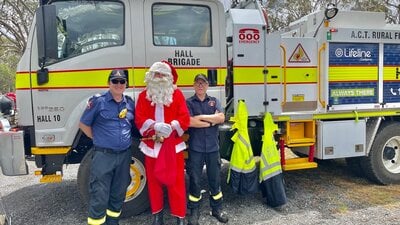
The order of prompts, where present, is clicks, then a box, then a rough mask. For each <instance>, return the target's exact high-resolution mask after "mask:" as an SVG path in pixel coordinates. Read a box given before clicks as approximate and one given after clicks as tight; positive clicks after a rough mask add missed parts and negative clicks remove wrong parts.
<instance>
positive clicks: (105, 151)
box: [94, 146, 131, 154]
mask: <svg viewBox="0 0 400 225" xmlns="http://www.w3.org/2000/svg"><path fill="white" fill-rule="evenodd" d="M130 148H131V147H129V148H127V149H124V150H121V151H117V150H113V149H111V148H102V147H97V146H95V147H94V150H95V151H98V152H103V153H110V154H120V153H124V152H126V151H127V150H128V149H130Z"/></svg>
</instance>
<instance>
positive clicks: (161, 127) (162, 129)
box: [154, 123, 172, 138]
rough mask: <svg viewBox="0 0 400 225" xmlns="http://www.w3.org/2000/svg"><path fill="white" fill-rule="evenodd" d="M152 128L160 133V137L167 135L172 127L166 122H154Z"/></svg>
mask: <svg viewBox="0 0 400 225" xmlns="http://www.w3.org/2000/svg"><path fill="white" fill-rule="evenodd" d="M154 130H155V131H156V133H158V134H159V135H161V136H162V137H166V138H167V137H169V135H171V133H172V127H171V125H169V124H168V123H156V124H154Z"/></svg>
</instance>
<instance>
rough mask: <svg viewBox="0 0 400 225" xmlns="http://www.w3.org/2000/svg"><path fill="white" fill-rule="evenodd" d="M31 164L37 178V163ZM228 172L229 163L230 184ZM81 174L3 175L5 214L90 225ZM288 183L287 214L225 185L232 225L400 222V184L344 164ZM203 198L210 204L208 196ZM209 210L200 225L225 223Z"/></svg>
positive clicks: (288, 178) (145, 218) (146, 217)
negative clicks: (44, 179) (43, 180)
mask: <svg viewBox="0 0 400 225" xmlns="http://www.w3.org/2000/svg"><path fill="white" fill-rule="evenodd" d="M28 165H29V167H30V171H31V174H32V173H33V170H34V169H35V166H34V163H33V162H28ZM227 168H228V164H224V166H223V173H222V177H223V179H224V180H226V176H227ZM77 170H78V166H77V165H69V166H66V168H65V169H64V181H63V182H62V183H58V184H57V183H56V184H40V183H39V181H38V180H39V178H38V177H35V176H33V175H27V176H19V177H5V176H3V175H0V191H1V198H2V199H1V204H0V214H2V212H1V211H4V209H2V208H3V207H4V208H5V211H6V213H7V215H8V216H9V217H11V224H12V225H25V224H29V225H36V224H38V225H39V224H40V225H55V224H66V225H78V224H85V222H86V211H87V209H86V206H85V205H84V204H83V203H82V201H81V200H80V198H79V194H78V191H77V186H76V174H77ZM204 181H205V180H204ZM285 182H286V193H287V196H288V204H287V205H286V207H285V208H284V209H283V210H282V211H276V210H274V209H272V208H269V207H267V206H265V205H264V204H263V202H262V198H261V194H260V193H258V194H254V195H249V196H238V195H236V194H234V193H232V191H231V189H230V187H229V186H227V185H226V184H224V185H223V186H222V190H223V193H224V211H226V212H227V213H228V214H229V215H230V220H229V222H228V224H229V225H245V224H249V225H262V224H274V225H275V224H290V225H292V224H304V225H306V224H329V225H332V224H338V225H339V224H340V225H342V224H371V225H372V224H374V225H375V224H388V225H389V224H390V225H392V224H400V185H390V186H380V185H376V184H373V183H371V182H369V181H367V180H365V179H364V178H360V177H357V176H355V175H353V174H352V173H350V172H349V171H348V170H347V167H346V166H345V164H344V162H342V161H326V162H325V161H324V162H321V163H320V164H319V167H318V168H317V169H312V170H302V171H293V172H286V173H285ZM204 187H205V188H206V185H205V186H204ZM203 197H204V198H203V199H205V200H208V196H203ZM209 210H210V209H209V206H208V201H203V203H202V207H201V217H200V224H201V225H216V224H220V223H218V222H217V221H216V220H215V219H214V218H213V217H211V216H209ZM3 213H4V212H3ZM151 222H152V216H151V215H150V212H149V211H146V212H144V213H142V214H141V215H138V216H135V217H131V218H125V219H122V220H121V221H120V224H121V225H126V224H130V225H145V224H151ZM166 224H175V220H174V219H173V218H171V217H170V216H168V215H167V216H166ZM220 225H221V224H220Z"/></svg>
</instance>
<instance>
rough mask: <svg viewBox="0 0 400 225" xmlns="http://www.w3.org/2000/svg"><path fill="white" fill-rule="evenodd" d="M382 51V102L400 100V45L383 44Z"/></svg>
mask: <svg viewBox="0 0 400 225" xmlns="http://www.w3.org/2000/svg"><path fill="white" fill-rule="evenodd" d="M383 51H384V54H383V65H384V67H385V68H384V73H385V74H384V80H383V102H384V103H391V102H400V68H399V67H400V45H399V44H385V45H384V47H383Z"/></svg>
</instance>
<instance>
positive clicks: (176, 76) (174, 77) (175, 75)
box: [161, 60, 178, 84]
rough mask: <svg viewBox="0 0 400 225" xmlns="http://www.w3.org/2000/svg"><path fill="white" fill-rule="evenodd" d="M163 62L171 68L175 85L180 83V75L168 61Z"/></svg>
mask: <svg viewBox="0 0 400 225" xmlns="http://www.w3.org/2000/svg"><path fill="white" fill-rule="evenodd" d="M161 62H163V63H165V64H167V65H168V66H169V68H170V70H171V75H172V77H173V79H174V81H173V84H176V82H177V81H178V73H177V72H176V69H175V67H174V66H173V65H172V64H171V63H169V62H168V61H165V60H162V61H161Z"/></svg>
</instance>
